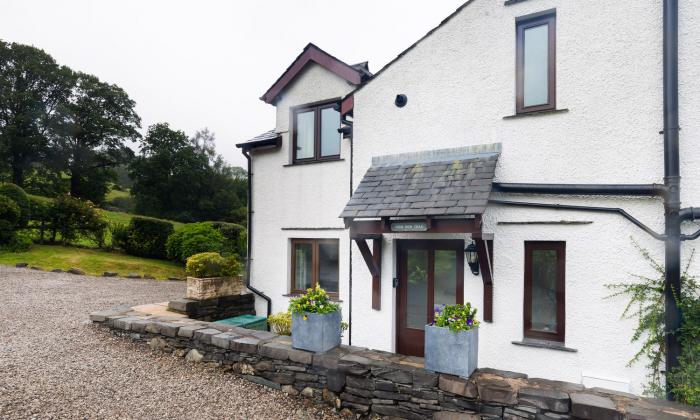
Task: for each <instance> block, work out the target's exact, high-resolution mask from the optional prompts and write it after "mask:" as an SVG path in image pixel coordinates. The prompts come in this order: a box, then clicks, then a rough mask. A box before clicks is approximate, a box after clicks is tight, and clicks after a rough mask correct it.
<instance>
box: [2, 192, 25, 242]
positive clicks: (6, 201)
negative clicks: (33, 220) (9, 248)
mask: <svg viewBox="0 0 700 420" xmlns="http://www.w3.org/2000/svg"><path fill="white" fill-rule="evenodd" d="M21 217H22V215H21V212H20V209H19V206H18V205H17V203H15V202H14V200H12V199H11V198H9V197H7V196H4V195H0V244H7V243H9V242H10V240H12V238H13V236H14V235H15V231H16V230H17V228H18V226H19V222H20V220H21Z"/></svg>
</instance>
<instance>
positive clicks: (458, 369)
mask: <svg viewBox="0 0 700 420" xmlns="http://www.w3.org/2000/svg"><path fill="white" fill-rule="evenodd" d="M478 350H479V321H477V319H476V308H472V306H471V304H470V303H466V304H457V305H445V306H438V305H436V307H435V317H434V322H433V323H432V324H431V325H426V326H425V368H426V369H429V370H433V371H435V372H441V373H449V374H452V375H458V376H462V377H465V378H466V377H469V375H471V374H472V372H474V370H475V369H476V365H477V363H478Z"/></svg>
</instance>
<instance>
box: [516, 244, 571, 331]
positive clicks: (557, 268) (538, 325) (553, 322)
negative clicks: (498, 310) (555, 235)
mask: <svg viewBox="0 0 700 420" xmlns="http://www.w3.org/2000/svg"><path fill="white" fill-rule="evenodd" d="M565 268H566V242H540V241H527V242H525V300H524V320H523V321H524V322H523V324H524V325H523V327H524V328H523V329H524V336H525V337H526V338H535V339H540V340H547V341H556V342H561V343H563V342H564V331H565V295H564V287H565V283H564V279H565Z"/></svg>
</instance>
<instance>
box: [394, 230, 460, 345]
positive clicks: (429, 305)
mask: <svg viewBox="0 0 700 420" xmlns="http://www.w3.org/2000/svg"><path fill="white" fill-rule="evenodd" d="M397 262H398V267H397V272H398V279H399V283H398V286H397V292H398V297H399V299H398V305H397V306H396V308H397V314H396V319H397V328H396V334H397V336H396V348H397V350H396V351H397V353H401V354H407V355H412V356H423V345H424V341H425V325H426V324H429V323H431V322H433V316H434V314H435V306H436V305H446V304H454V303H463V300H464V241H462V240H425V241H414V240H404V241H399V242H398V261H397Z"/></svg>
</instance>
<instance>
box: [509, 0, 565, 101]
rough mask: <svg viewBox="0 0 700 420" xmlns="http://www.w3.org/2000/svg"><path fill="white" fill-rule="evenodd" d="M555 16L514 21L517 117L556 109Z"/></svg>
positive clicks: (537, 16)
mask: <svg viewBox="0 0 700 420" xmlns="http://www.w3.org/2000/svg"><path fill="white" fill-rule="evenodd" d="M555 46H556V14H555V13H554V12H553V11H551V12H544V13H538V14H536V15H530V16H524V17H521V18H518V19H517V20H516V54H517V57H516V84H517V86H516V98H515V102H516V104H515V108H516V112H517V113H518V114H522V113H527V112H536V111H545V110H551V109H555V94H556V91H555V90H556V84H555V69H556V66H555V63H556V48H555Z"/></svg>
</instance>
